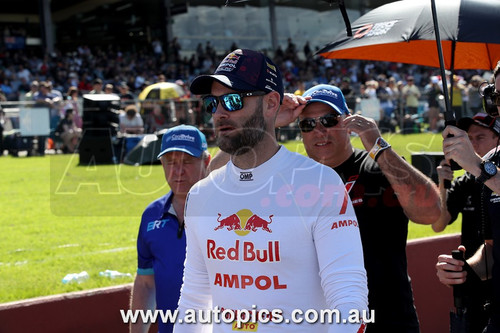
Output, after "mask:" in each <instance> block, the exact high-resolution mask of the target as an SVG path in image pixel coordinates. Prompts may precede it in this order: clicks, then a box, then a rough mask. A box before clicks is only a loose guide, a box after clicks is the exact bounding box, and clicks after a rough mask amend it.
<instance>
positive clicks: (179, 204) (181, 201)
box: [172, 193, 187, 222]
mask: <svg viewBox="0 0 500 333" xmlns="http://www.w3.org/2000/svg"><path fill="white" fill-rule="evenodd" d="M186 196H187V195H180V194H175V193H174V194H173V197H172V206H173V207H174V210H175V214H176V215H177V220H178V221H179V222H181V221H183V220H184V205H185V203H186Z"/></svg>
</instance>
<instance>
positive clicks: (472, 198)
mask: <svg viewBox="0 0 500 333" xmlns="http://www.w3.org/2000/svg"><path fill="white" fill-rule="evenodd" d="M458 128H460V129H462V130H464V131H466V132H467V135H468V137H469V139H470V141H471V143H472V146H473V147H474V151H475V152H476V153H477V154H478V155H479V156H484V155H485V154H486V153H488V152H489V151H490V150H491V149H493V148H494V147H496V145H497V143H498V137H499V134H500V119H495V118H493V117H491V116H489V115H487V114H485V113H478V114H476V115H475V116H474V117H472V118H462V119H460V120H459V121H458ZM437 173H438V176H439V190H440V196H441V216H440V218H439V219H438V220H437V221H436V222H435V223H434V224H433V225H432V229H433V230H434V231H436V232H440V231H442V230H444V229H445V228H446V226H447V225H448V224H451V223H453V222H454V221H455V220H456V218H457V216H458V213H462V235H461V244H462V245H464V246H465V249H466V251H465V258H466V259H468V258H470V257H472V255H473V254H474V253H475V252H476V251H477V249H478V248H479V247H480V246H481V245H482V244H483V243H484V240H485V239H491V232H488V231H487V230H486V229H489V228H487V225H489V218H488V216H487V215H485V214H482V211H481V193H482V184H480V183H478V182H476V177H474V176H473V175H471V174H470V173H469V172H466V173H465V174H464V175H462V176H460V177H458V178H457V179H455V180H454V181H453V183H452V184H451V187H450V188H449V189H446V188H445V185H444V181H445V180H449V181H451V180H452V179H453V171H452V170H451V168H450V166H449V165H448V164H447V162H446V160H443V161H441V164H440V165H439V166H438V167H437ZM491 288H492V286H491V281H490V280H487V281H484V282H482V281H480V280H479V279H476V280H472V279H471V280H467V283H466V284H465V285H464V289H463V290H464V298H465V299H464V303H465V306H466V307H467V311H468V318H469V320H470V325H471V331H472V332H481V330H482V329H483V328H484V327H485V326H486V324H487V322H488V313H487V311H486V310H485V305H486V304H487V303H489V298H490V295H491V293H492V289H491Z"/></svg>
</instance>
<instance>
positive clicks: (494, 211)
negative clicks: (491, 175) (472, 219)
mask: <svg viewBox="0 0 500 333" xmlns="http://www.w3.org/2000/svg"><path fill="white" fill-rule="evenodd" d="M498 149H499V150H500V147H499V148H498ZM485 159H490V160H492V161H494V162H495V163H496V165H500V154H499V153H497V154H495V155H494V154H487V156H486V157H485ZM484 198H485V201H486V205H487V207H488V213H489V216H490V221H491V228H492V234H493V300H492V319H493V327H494V328H495V329H496V330H494V331H493V332H500V194H499V193H496V192H493V191H491V189H490V188H489V187H487V186H485V187H484ZM488 332H490V331H488Z"/></svg>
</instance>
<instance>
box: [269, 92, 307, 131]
mask: <svg viewBox="0 0 500 333" xmlns="http://www.w3.org/2000/svg"><path fill="white" fill-rule="evenodd" d="M310 99H311V97H309V96H308V97H302V96H298V95H294V94H290V93H286V94H285V95H284V97H283V102H282V103H281V107H280V109H279V111H278V116H277V118H276V125H275V127H281V126H287V125H288V124H290V123H291V122H294V121H295V120H296V119H297V118H298V117H299V115H300V113H301V112H302V110H303V109H304V107H305V106H306V103H307V101H308V100H310Z"/></svg>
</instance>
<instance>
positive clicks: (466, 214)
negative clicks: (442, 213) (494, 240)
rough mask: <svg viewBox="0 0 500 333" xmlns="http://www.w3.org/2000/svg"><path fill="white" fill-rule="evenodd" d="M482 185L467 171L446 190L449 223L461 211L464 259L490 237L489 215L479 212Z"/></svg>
mask: <svg viewBox="0 0 500 333" xmlns="http://www.w3.org/2000/svg"><path fill="white" fill-rule="evenodd" d="M482 187H483V185H482V184H480V183H478V182H476V178H475V177H474V176H473V175H471V174H470V173H468V172H467V173H465V174H464V175H462V176H460V177H458V178H456V179H455V180H454V181H453V183H452V186H451V188H450V189H449V190H448V198H447V200H446V205H447V206H448V211H449V213H450V214H451V220H450V224H451V223H453V222H454V221H455V220H456V218H457V216H458V213H462V245H464V246H465V250H466V251H465V258H466V259H468V258H470V257H471V256H472V255H473V254H474V253H476V251H477V249H478V248H479V247H480V246H481V245H482V244H483V243H484V240H485V239H491V228H490V223H489V216H488V214H481V192H482ZM483 215H484V216H483Z"/></svg>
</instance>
